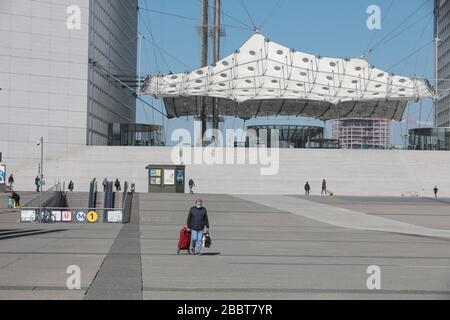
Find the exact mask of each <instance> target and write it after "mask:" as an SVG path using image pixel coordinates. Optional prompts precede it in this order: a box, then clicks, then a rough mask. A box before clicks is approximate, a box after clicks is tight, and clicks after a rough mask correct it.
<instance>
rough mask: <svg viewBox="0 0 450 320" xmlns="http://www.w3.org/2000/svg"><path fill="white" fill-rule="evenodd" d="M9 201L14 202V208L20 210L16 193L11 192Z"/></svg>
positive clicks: (18, 197)
mask: <svg viewBox="0 0 450 320" xmlns="http://www.w3.org/2000/svg"><path fill="white" fill-rule="evenodd" d="M11 199H13V200H14V208H20V196H19V194H18V193H17V192H14V191H12V192H11Z"/></svg>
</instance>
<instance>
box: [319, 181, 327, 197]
mask: <svg viewBox="0 0 450 320" xmlns="http://www.w3.org/2000/svg"><path fill="white" fill-rule="evenodd" d="M324 193H325V195H327V180H325V179H323V180H322V191H321V192H320V195H321V196H322V195H323V194H324Z"/></svg>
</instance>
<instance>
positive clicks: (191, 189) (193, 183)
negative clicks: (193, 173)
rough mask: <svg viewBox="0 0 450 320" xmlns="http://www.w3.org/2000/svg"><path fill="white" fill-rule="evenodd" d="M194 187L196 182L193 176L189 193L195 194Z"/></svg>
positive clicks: (190, 180)
mask: <svg viewBox="0 0 450 320" xmlns="http://www.w3.org/2000/svg"><path fill="white" fill-rule="evenodd" d="M194 187H195V182H194V180H192V178H191V179H189V193H190V194H193V193H194V190H193V189H194Z"/></svg>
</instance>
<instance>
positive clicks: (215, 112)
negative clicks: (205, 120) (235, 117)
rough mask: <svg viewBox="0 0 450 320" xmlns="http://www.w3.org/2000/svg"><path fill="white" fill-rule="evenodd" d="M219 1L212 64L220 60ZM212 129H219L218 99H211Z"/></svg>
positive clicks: (215, 5) (215, 9)
mask: <svg viewBox="0 0 450 320" xmlns="http://www.w3.org/2000/svg"><path fill="white" fill-rule="evenodd" d="M220 2H221V1H220V0H214V41H213V51H214V52H213V60H214V63H217V61H219V60H220V36H221V28H220V6H221V3H220ZM213 129H214V130H218V129H219V99H217V98H214V99H213Z"/></svg>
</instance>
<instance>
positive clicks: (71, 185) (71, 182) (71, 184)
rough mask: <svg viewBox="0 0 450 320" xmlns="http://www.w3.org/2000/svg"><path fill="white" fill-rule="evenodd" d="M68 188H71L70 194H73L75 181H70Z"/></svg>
mask: <svg viewBox="0 0 450 320" xmlns="http://www.w3.org/2000/svg"><path fill="white" fill-rule="evenodd" d="M68 188H69V190H70V192H73V181H72V180H70V182H69V186H68Z"/></svg>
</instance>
